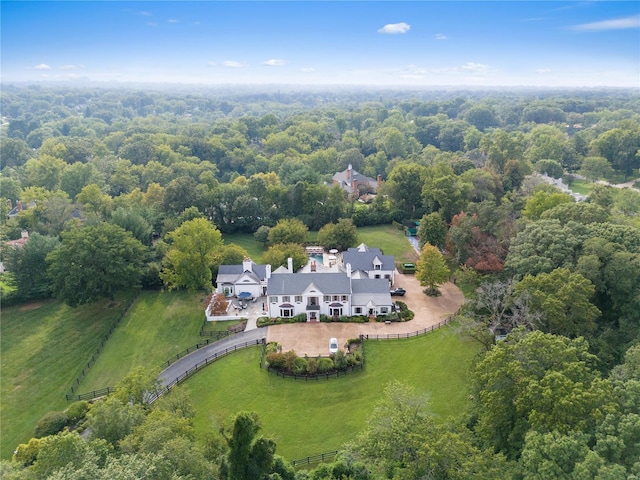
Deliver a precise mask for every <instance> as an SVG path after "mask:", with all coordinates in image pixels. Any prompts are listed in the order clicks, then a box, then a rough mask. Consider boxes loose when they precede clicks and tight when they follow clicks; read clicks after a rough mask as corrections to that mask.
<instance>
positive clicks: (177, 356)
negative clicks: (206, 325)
mask: <svg viewBox="0 0 640 480" xmlns="http://www.w3.org/2000/svg"><path fill="white" fill-rule="evenodd" d="M221 333H222V332H221ZM217 340H218V339H214V340H211V339H210V338H207V339H206V340H205V341H204V342H200V343H196V344H195V345H192V346H191V347H187V348H185V349H184V350H183V351H181V352H180V353H176V354H175V355H174V356H173V357H171V358H170V359H169V360H167V361H166V362H164V363H163V364H162V365H160V368H162V369H163V370H164V369H165V368H167V367H168V366H169V365H171V364H172V363H175V362H177V361H178V360H180V359H181V358H182V357H186V356H187V355H189V354H190V353H193V352H195V351H196V350H200V349H201V348H202V347H206V346H207V345H210V344H211V343H215V342H216V341H217Z"/></svg>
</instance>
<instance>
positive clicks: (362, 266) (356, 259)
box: [342, 244, 395, 272]
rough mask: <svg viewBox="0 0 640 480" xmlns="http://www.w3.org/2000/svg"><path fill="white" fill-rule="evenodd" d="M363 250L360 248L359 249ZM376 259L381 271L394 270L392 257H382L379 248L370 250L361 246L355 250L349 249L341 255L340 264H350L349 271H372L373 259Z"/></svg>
mask: <svg viewBox="0 0 640 480" xmlns="http://www.w3.org/2000/svg"><path fill="white" fill-rule="evenodd" d="M363 246H364V247H365V248H361V247H363ZM376 257H378V258H379V259H380V261H381V262H382V267H381V270H393V269H394V268H395V261H394V259H393V255H383V254H382V252H381V251H380V249H379V248H371V247H367V246H366V245H364V244H362V245H361V246H360V247H357V248H349V249H348V250H347V251H346V252H343V253H342V262H343V263H344V264H345V265H346V264H347V263H350V264H351V270H364V271H367V272H369V271H372V270H374V268H373V259H374V258H376Z"/></svg>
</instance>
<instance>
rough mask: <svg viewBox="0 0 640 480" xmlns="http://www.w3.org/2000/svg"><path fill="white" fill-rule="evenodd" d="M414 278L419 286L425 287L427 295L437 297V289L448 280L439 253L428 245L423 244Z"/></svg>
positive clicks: (447, 273) (446, 270)
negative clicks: (418, 282)
mask: <svg viewBox="0 0 640 480" xmlns="http://www.w3.org/2000/svg"><path fill="white" fill-rule="evenodd" d="M416 278H417V279H418V280H419V281H420V285H422V286H423V287H427V289H426V290H425V293H426V294H427V295H432V296H437V295H439V294H440V292H439V290H438V287H439V286H440V285H442V284H443V283H444V282H446V281H447V279H448V278H449V269H448V268H447V265H446V264H445V262H444V257H443V256H442V254H441V253H440V251H439V250H438V249H437V248H436V247H434V246H433V245H431V244H429V243H425V245H424V247H422V252H421V253H420V259H419V260H418V263H417V264H416Z"/></svg>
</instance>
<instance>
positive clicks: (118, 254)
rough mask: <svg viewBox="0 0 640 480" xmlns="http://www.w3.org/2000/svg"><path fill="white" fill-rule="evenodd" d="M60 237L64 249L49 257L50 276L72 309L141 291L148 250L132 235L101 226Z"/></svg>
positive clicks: (108, 226)
mask: <svg viewBox="0 0 640 480" xmlns="http://www.w3.org/2000/svg"><path fill="white" fill-rule="evenodd" d="M61 237H62V245H61V246H60V247H59V248H57V249H55V250H53V251H52V252H51V253H50V254H49V255H48V256H47V263H48V264H49V270H48V272H49V275H50V277H51V279H52V281H53V291H54V294H55V295H56V296H57V297H59V298H60V299H62V300H64V301H65V302H66V303H68V304H69V305H70V306H72V307H73V306H76V305H80V304H82V303H90V302H93V301H95V300H97V299H98V298H100V297H108V298H111V299H113V298H114V295H115V293H116V292H117V291H118V290H123V289H130V288H136V287H138V285H139V282H140V276H141V271H142V266H143V263H144V256H145V250H144V246H143V245H142V244H141V243H140V242H139V241H138V240H136V239H135V238H133V235H131V233H129V232H127V231H126V230H124V229H123V228H121V227H118V226H117V225H112V224H109V223H101V224H99V225H97V226H95V227H91V226H88V227H83V228H78V229H76V230H70V231H68V232H63V233H62V234H61Z"/></svg>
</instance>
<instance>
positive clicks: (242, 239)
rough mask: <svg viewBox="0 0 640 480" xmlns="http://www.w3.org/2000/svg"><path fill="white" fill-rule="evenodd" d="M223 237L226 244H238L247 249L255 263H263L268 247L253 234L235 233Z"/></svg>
mask: <svg viewBox="0 0 640 480" xmlns="http://www.w3.org/2000/svg"><path fill="white" fill-rule="evenodd" d="M223 238H224V243H225V244H226V245H229V244H234V245H238V246H239V247H242V248H244V249H245V250H246V251H247V253H248V254H249V257H251V260H253V261H254V262H255V263H262V254H263V253H264V252H266V251H267V249H266V248H265V247H264V245H262V244H261V243H260V242H257V241H256V239H255V238H253V235H251V234H249V233H233V234H228V235H224V236H223Z"/></svg>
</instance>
